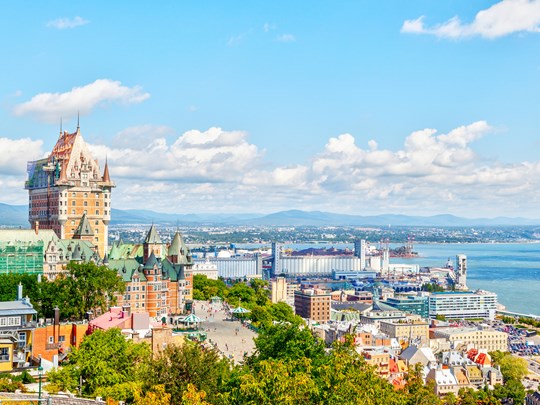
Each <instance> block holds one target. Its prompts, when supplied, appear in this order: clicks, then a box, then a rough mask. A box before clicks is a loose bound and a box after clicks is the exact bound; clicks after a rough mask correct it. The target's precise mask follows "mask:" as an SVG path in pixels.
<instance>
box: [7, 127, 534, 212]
mask: <svg viewBox="0 0 540 405" xmlns="http://www.w3.org/2000/svg"><path fill="white" fill-rule="evenodd" d="M494 131H496V129H494V128H492V127H491V126H490V125H489V124H488V123H487V122H485V121H478V122H474V123H472V124H469V125H464V126H459V127H457V128H455V129H452V130H450V131H445V133H439V132H438V131H437V130H435V129H432V128H425V129H420V130H418V131H414V132H412V133H410V134H409V135H408V136H406V137H404V138H403V142H402V144H401V146H399V147H396V148H395V149H392V150H390V149H385V148H382V147H381V146H379V145H378V144H377V142H376V140H373V139H372V140H370V141H368V142H367V143H366V144H365V146H363V145H360V144H359V143H358V142H357V138H355V136H354V135H352V134H341V135H338V136H335V137H331V138H329V139H328V142H327V143H326V145H324V147H322V148H321V150H320V152H319V153H317V154H315V155H314V156H313V157H312V158H311V159H310V160H309V161H307V162H293V163H291V164H287V165H272V164H270V163H269V162H268V161H265V160H264V151H261V150H260V149H259V148H258V147H257V146H256V145H254V144H253V143H250V142H249V140H248V135H247V133H245V132H243V131H225V130H223V129H220V128H210V129H208V130H206V131H199V130H190V131H187V132H184V133H182V134H179V135H178V134H177V135H175V134H174V131H173V130H172V129H171V128H169V127H166V126H158V125H142V126H137V127H130V128H127V129H125V130H123V131H121V132H120V133H118V134H117V136H116V137H115V138H114V140H113V142H112V145H90V148H91V150H92V152H93V154H94V156H95V157H96V158H98V159H99V161H100V162H101V163H103V161H104V159H105V157H106V156H107V158H108V162H109V169H110V173H111V177H112V178H113V180H114V181H115V182H116V184H117V189H115V191H114V193H113V201H114V206H115V207H119V208H141V207H144V208H149V209H154V210H157V211H164V212H212V211H213V212H247V211H249V212H254V211H255V212H271V211H276V210H281V209H290V208H299V209H312V210H329V211H334V212H336V211H337V212H348V213H357V214H376V213H392V212H394V213H408V214H421V215H428V214H437V213H446V212H449V213H454V214H458V215H463V216H496V215H514V216H530V217H537V216H538V214H537V212H538V210H537V207H538V204H540V193H539V190H540V161H535V162H521V163H513V164H506V163H503V162H500V161H495V160H489V159H487V158H486V157H483V156H480V155H479V154H478V153H477V152H476V151H475V148H474V143H475V142H476V141H478V140H479V139H480V138H482V137H486V136H488V135H489V134H491V133H493V132H494ZM0 150H2V151H3V154H2V155H1V156H0V174H2V176H0V186H2V190H3V195H4V197H3V198H2V200H3V201H9V202H12V203H13V202H16V203H25V202H26V200H27V196H26V193H25V192H24V190H23V189H22V187H23V186H22V185H23V182H24V178H25V167H26V160H30V159H35V158H38V157H40V156H43V152H42V143H41V141H33V140H30V139H20V140H11V139H7V138H0ZM15 196H19V197H15ZM17 198H18V201H17Z"/></svg>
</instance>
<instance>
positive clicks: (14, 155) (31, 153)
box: [0, 138, 43, 186]
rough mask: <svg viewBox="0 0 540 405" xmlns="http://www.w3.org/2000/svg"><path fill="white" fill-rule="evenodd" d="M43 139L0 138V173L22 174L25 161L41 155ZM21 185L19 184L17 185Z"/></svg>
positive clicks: (24, 168)
mask: <svg viewBox="0 0 540 405" xmlns="http://www.w3.org/2000/svg"><path fill="white" fill-rule="evenodd" d="M42 147H43V141H34V140H32V139H30V138H23V139H9V138H0V150H1V151H2V153H0V174H1V175H8V176H11V175H24V173H26V162H27V161H28V160H35V159H38V158H40V157H42V156H43V151H42ZM19 186H21V185H19Z"/></svg>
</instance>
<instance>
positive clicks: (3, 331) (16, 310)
mask: <svg viewBox="0 0 540 405" xmlns="http://www.w3.org/2000/svg"><path fill="white" fill-rule="evenodd" d="M36 316H37V312H36V310H35V309H34V307H33V306H32V304H31V303H30V300H29V299H28V298H22V286H21V285H19V291H18V299H17V300H16V301H5V302H0V372H6V371H12V370H15V369H18V368H22V367H25V366H28V363H29V362H30V359H31V357H32V341H33V333H34V330H35V328H36V321H35V317H36Z"/></svg>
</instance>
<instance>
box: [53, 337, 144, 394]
mask: <svg viewBox="0 0 540 405" xmlns="http://www.w3.org/2000/svg"><path fill="white" fill-rule="evenodd" d="M150 355H151V352H150V348H149V346H148V345H147V344H146V343H138V344H135V343H133V342H131V341H128V340H126V339H125V337H124V336H123V335H122V333H121V332H120V330H119V329H117V328H113V329H109V330H107V331H105V332H104V331H101V330H96V331H94V332H93V333H92V334H91V335H89V336H86V337H85V338H84V339H83V341H82V342H81V345H80V346H79V348H77V349H74V350H73V351H72V353H71V354H70V355H69V361H68V363H67V365H66V366H64V367H63V368H62V369H61V370H58V371H52V372H49V373H48V374H47V377H48V381H49V382H50V383H51V384H50V385H51V389H59V390H62V391H65V390H69V391H71V392H76V390H77V389H78V388H79V382H80V381H82V382H83V384H82V387H81V388H82V390H81V392H82V394H83V395H87V396H94V395H96V394H97V393H98V392H100V390H106V389H107V388H109V387H113V386H115V385H117V384H125V383H130V382H136V381H139V380H140V379H141V375H142V372H143V370H144V368H145V366H146V364H148V361H149V360H150ZM117 388H118V389H117V390H116V391H115V392H125V393H128V394H127V396H128V397H129V396H131V395H133V391H132V390H129V389H126V387H125V386H123V387H117ZM115 399H119V400H126V399H129V398H115Z"/></svg>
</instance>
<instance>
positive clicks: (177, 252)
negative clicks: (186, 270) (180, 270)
mask: <svg viewBox="0 0 540 405" xmlns="http://www.w3.org/2000/svg"><path fill="white" fill-rule="evenodd" d="M169 256H178V259H177V261H178V263H179V264H193V260H192V258H191V254H190V252H189V249H188V247H187V246H186V244H185V243H184V240H183V238H182V235H180V232H176V234H175V235H174V238H173V240H172V242H171V246H170V247H169Z"/></svg>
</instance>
